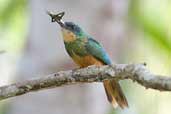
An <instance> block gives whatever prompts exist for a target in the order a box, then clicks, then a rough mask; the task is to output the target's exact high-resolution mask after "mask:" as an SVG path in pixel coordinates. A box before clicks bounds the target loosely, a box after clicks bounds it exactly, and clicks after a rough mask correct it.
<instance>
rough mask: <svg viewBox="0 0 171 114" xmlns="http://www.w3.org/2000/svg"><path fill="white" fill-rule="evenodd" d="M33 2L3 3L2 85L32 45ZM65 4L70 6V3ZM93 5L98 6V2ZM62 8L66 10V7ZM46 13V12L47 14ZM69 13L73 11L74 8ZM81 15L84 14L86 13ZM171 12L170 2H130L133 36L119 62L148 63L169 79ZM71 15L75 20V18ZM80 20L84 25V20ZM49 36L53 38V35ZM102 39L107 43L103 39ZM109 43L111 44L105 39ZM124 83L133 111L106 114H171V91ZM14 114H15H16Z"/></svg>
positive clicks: (0, 40)
mask: <svg viewBox="0 0 171 114" xmlns="http://www.w3.org/2000/svg"><path fill="white" fill-rule="evenodd" d="M29 2H30V1H27V0H0V36H1V38H0V51H1V52H2V53H1V54H0V58H1V60H0V66H1V70H0V73H1V74H2V75H1V81H0V85H4V84H9V83H10V82H12V81H13V79H15V74H16V73H17V72H18V70H19V69H18V62H20V59H21V58H22V57H23V55H24V53H25V49H26V47H27V46H28V42H29V38H28V36H30V35H29V34H30V33H29V32H30V26H32V25H31V24H30V20H31V8H32V7H29V4H30V3H29ZM49 2H50V4H51V3H52V0H49ZM79 2H81V1H79ZM99 2H100V1H99ZM103 2H104V1H103ZM117 2H118V1H117V0H116V5H115V6H117ZM32 3H33V2H32ZM65 3H67V1H66V0H65ZM93 3H94V4H96V2H93ZM68 4H69V3H68ZM102 4H103V3H102ZM37 7H40V6H37ZM68 7H69V5H68ZM118 7H119V4H118ZM57 8H58V7H57ZM57 8H56V9H57ZM61 9H64V10H65V8H61ZM45 10H46V9H45ZM45 10H44V12H43V13H45ZM66 10H72V8H68V9H66ZM77 12H80V14H82V12H83V11H77ZM92 12H93V11H92ZM170 12H171V1H170V0H129V2H128V12H127V16H126V17H125V18H124V20H125V21H126V23H128V26H127V27H128V29H131V31H129V33H128V34H129V35H128V36H131V37H129V38H128V39H127V40H126V41H124V42H125V43H124V44H125V45H122V46H125V47H126V48H124V49H123V50H120V51H123V52H124V53H123V54H122V57H120V59H119V60H118V61H117V63H142V62H146V63H147V67H148V68H149V69H150V71H151V72H153V73H155V74H162V75H166V76H169V75H170V74H171V13H170ZM69 16H70V17H72V15H69ZM80 18H82V17H80ZM70 19H72V18H70ZM78 20H79V22H80V23H81V19H78ZM46 21H49V20H46ZM110 23H112V22H110ZM48 24H49V25H50V24H51V23H48ZM111 25H112V24H111ZM51 26H53V25H51ZM85 27H86V26H85ZM116 28H117V27H116ZM54 32H56V30H55V31H54ZM92 32H93V31H92ZM90 33H91V32H90ZM96 34H97V33H96ZM47 36H50V33H49V34H47ZM125 37H127V35H125ZM101 40H102V41H103V39H101ZM105 42H108V41H107V40H105ZM130 42H131V43H130ZM127 44H128V45H129V46H128V47H127V46H126V45H127ZM110 48H111V47H110ZM114 48H117V47H114ZM111 50H112V49H111ZM57 59H59V58H57ZM65 64H67V63H65ZM33 68H34V67H33ZM49 69H50V68H49ZM40 72H41V71H40ZM121 83H122V85H123V89H124V92H125V94H126V96H127V97H128V101H129V104H130V108H129V109H126V110H120V109H116V110H113V109H112V108H110V110H109V111H107V112H106V114H107V113H109V114H128V113H129V114H170V113H171V109H170V107H171V99H170V97H171V94H170V93H169V92H159V91H155V90H151V89H149V90H146V89H145V88H144V87H142V86H140V85H138V84H135V83H132V82H131V81H125V80H124V81H121ZM9 102H10V100H8V102H2V103H1V106H0V114H5V113H9V111H7V110H10V107H9V105H8V103H9ZM63 108H65V107H63ZM10 113H11V114H12V112H10Z"/></svg>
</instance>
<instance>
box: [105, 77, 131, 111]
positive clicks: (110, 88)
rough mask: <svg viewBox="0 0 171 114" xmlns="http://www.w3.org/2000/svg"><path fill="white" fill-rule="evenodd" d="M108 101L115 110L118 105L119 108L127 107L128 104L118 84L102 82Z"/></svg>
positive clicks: (108, 81)
mask: <svg viewBox="0 0 171 114" xmlns="http://www.w3.org/2000/svg"><path fill="white" fill-rule="evenodd" d="M103 85H104V88H105V91H106V95H107V98H108V101H109V102H110V103H111V104H112V105H113V107H114V108H116V107H117V106H118V105H119V106H120V107H121V108H125V107H128V102H127V100H126V97H125V96H124V94H123V92H122V89H121V87H120V85H119V83H118V82H117V81H115V80H105V81H104V82H103Z"/></svg>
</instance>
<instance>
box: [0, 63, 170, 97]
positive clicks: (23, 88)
mask: <svg viewBox="0 0 171 114" xmlns="http://www.w3.org/2000/svg"><path fill="white" fill-rule="evenodd" d="M106 79H115V80H123V79H131V80H133V81H136V82H138V83H139V84H141V85H142V86H144V87H146V88H152V89H157V90H160V91H171V78H170V77H164V76H160V75H154V74H152V73H150V72H149V71H148V70H147V69H146V68H145V65H144V64H117V65H106V66H101V67H98V66H90V67H87V68H83V69H77V70H69V71H60V72H57V73H54V74H50V75H48V76H45V77H41V78H35V79H31V80H26V81H22V82H18V83H15V84H11V85H7V86H2V87H0V100H3V99H7V98H10V97H14V96H18V95H22V94H26V93H28V92H32V91H38V90H41V89H47V88H54V87H59V86H63V85H70V84H77V83H91V82H103V81H104V80H106Z"/></svg>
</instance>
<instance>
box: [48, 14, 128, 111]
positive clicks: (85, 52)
mask: <svg viewBox="0 0 171 114" xmlns="http://www.w3.org/2000/svg"><path fill="white" fill-rule="evenodd" d="M48 14H49V15H50V16H51V18H52V22H55V21H56V22H57V23H58V24H59V26H60V28H61V32H62V36H63V41H64V45H65V49H66V51H67V53H68V54H69V56H70V57H71V58H72V59H73V61H74V62H75V63H76V64H77V65H78V66H79V67H80V68H85V67H88V66H90V65H96V66H102V65H111V64H112V61H111V59H110V57H109V55H108V53H107V52H106V50H105V49H104V48H103V46H102V45H101V44H100V43H99V42H98V41H96V40H95V39H93V38H92V37H91V36H90V35H88V34H87V33H86V32H85V31H84V30H83V29H82V28H81V27H80V26H79V25H78V24H76V23H74V22H70V21H66V22H64V21H63V20H62V17H63V15H64V12H62V13H59V14H57V15H53V14H51V13H50V12H48ZM103 85H104V89H105V92H106V96H107V99H108V101H109V102H110V103H111V104H112V106H113V107H114V108H116V107H118V106H120V107H121V108H122V109H123V108H126V107H128V102H127V99H126V97H125V95H124V93H123V91H122V89H121V87H120V84H119V82H118V81H116V80H114V79H112V80H104V81H103Z"/></svg>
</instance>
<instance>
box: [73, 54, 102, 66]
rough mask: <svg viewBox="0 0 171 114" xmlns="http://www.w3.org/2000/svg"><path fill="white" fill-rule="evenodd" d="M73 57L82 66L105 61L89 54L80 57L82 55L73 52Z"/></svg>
mask: <svg viewBox="0 0 171 114" xmlns="http://www.w3.org/2000/svg"><path fill="white" fill-rule="evenodd" d="M72 59H73V60H74V62H75V63H76V64H78V65H79V66H80V67H81V68H83V67H87V66H90V65H97V66H101V65H103V63H102V62H101V61H99V60H97V59H96V58H94V57H93V56H91V55H87V56H84V57H80V56H78V55H76V54H73V57H72Z"/></svg>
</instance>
